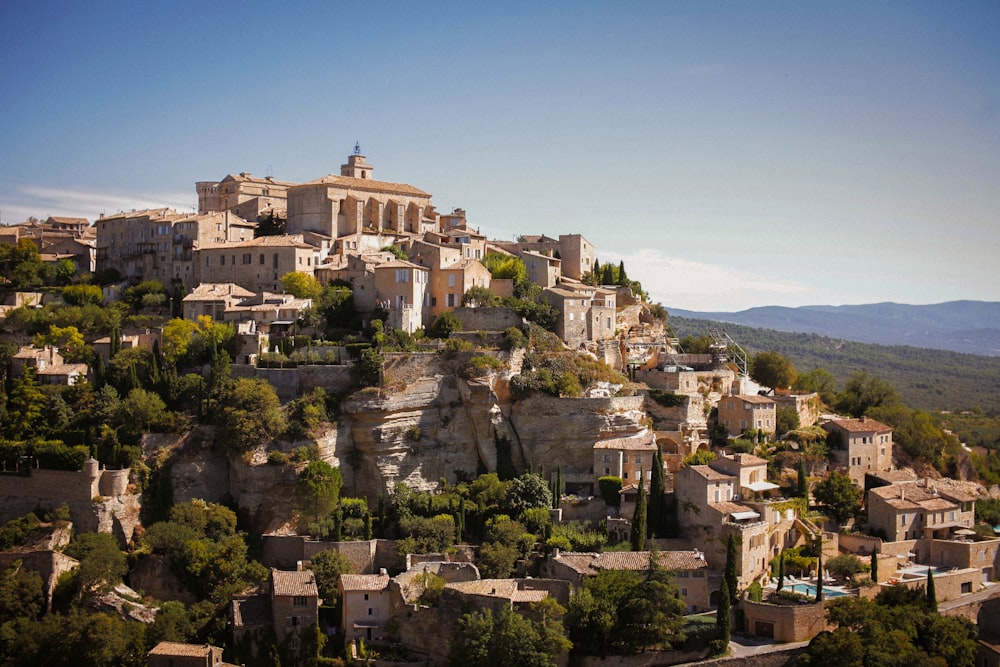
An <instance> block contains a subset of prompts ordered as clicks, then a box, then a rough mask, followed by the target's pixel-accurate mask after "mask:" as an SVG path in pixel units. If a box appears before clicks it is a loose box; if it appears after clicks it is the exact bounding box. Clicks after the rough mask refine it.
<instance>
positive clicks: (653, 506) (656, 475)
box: [648, 446, 667, 537]
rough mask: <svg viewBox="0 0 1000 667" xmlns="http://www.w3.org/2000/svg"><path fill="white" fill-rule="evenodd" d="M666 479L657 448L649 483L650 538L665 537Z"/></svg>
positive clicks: (661, 456) (657, 448)
mask: <svg viewBox="0 0 1000 667" xmlns="http://www.w3.org/2000/svg"><path fill="white" fill-rule="evenodd" d="M666 492H667V477H666V474H665V473H664V472H663V453H662V452H661V451H660V448H659V446H657V447H656V451H654V452H653V474H652V475H651V478H650V482H649V512H648V513H649V526H648V533H649V536H650V537H665V536H666V519H667V506H666V497H665V496H664V494H665V493H666Z"/></svg>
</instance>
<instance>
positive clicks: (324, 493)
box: [295, 461, 344, 529]
mask: <svg viewBox="0 0 1000 667" xmlns="http://www.w3.org/2000/svg"><path fill="white" fill-rule="evenodd" d="M343 485H344V479H343V477H341V475H340V469H339V468H334V467H333V466H331V465H330V464H329V463H327V462H326V461H310V462H309V464H308V465H306V467H305V468H304V469H303V470H302V472H300V473H299V479H298V481H297V482H296V483H295V503H296V506H297V507H298V509H299V512H301V514H302V515H303V516H305V517H307V518H309V519H311V522H310V524H309V525H310V529H312V528H311V527H312V526H313V525H319V524H320V522H321V521H322V520H324V519H327V518H328V517H329V516H330V514H331V513H333V510H334V509H335V508H336V507H337V503H338V502H339V501H340V488H341V487H342V486H343Z"/></svg>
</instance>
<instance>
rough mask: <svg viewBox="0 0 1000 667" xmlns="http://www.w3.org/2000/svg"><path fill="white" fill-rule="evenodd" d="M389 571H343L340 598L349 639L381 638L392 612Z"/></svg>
mask: <svg viewBox="0 0 1000 667" xmlns="http://www.w3.org/2000/svg"><path fill="white" fill-rule="evenodd" d="M389 581H390V579H389V575H388V574H385V571H384V570H383V573H382V574H342V575H340V582H339V583H338V584H337V587H338V589H339V591H340V599H341V603H340V604H341V621H340V627H341V630H342V631H343V633H344V638H345V640H346V641H348V642H350V641H352V640H354V639H357V638H359V637H360V638H363V639H364V640H365V641H372V640H377V639H382V638H383V637H384V636H385V633H386V627H387V624H388V622H389V616H390V615H391V613H392V599H391V595H390V591H389Z"/></svg>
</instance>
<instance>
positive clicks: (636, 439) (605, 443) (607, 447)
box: [594, 431, 657, 488]
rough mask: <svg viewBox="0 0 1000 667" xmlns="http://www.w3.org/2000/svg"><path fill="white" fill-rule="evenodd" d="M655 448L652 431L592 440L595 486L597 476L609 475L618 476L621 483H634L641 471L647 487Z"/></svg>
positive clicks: (651, 473) (651, 472)
mask: <svg viewBox="0 0 1000 667" xmlns="http://www.w3.org/2000/svg"><path fill="white" fill-rule="evenodd" d="M656 449H657V444H656V436H655V434H654V433H653V432H652V431H645V432H643V433H638V434H636V435H632V436H627V437H623V438H609V439H606V440H598V441H597V442H595V443H594V477H595V480H594V482H595V488H596V482H597V479H599V478H601V477H607V476H609V475H611V476H614V477H620V478H621V479H622V480H623V482H624V483H625V485H628V484H630V483H638V482H639V476H640V475H642V478H643V484H644V485H645V486H646V487H647V488H648V487H649V481H650V480H651V479H652V475H653V459H654V456H655V454H656Z"/></svg>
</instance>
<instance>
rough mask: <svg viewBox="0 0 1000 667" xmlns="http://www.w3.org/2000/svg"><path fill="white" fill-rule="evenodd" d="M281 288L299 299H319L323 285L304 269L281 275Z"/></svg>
mask: <svg viewBox="0 0 1000 667" xmlns="http://www.w3.org/2000/svg"><path fill="white" fill-rule="evenodd" d="M281 288H282V289H283V290H285V291H286V292H288V293H289V294H291V295H292V296H294V297H295V298H297V299H312V300H313V301H314V302H315V301H319V298H320V295H321V294H322V293H323V286H322V285H321V284H320V282H319V281H318V280H316V278H315V277H314V276H313V275H312V274H309V273H305V272H303V271H292V272H291V273H286V274H285V275H283V276H281Z"/></svg>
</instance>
